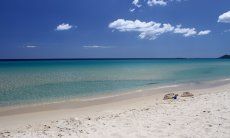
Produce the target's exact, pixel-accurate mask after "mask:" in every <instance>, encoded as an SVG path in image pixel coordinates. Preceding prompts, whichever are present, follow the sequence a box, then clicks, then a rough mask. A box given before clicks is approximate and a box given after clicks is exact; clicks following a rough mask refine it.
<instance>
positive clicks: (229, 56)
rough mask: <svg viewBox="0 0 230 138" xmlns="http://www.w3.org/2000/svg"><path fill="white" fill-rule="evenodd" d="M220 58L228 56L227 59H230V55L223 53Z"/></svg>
mask: <svg viewBox="0 0 230 138" xmlns="http://www.w3.org/2000/svg"><path fill="white" fill-rule="evenodd" d="M219 58H227V59H230V55H223V56H221V57H219Z"/></svg>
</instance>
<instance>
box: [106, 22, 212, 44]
mask: <svg viewBox="0 0 230 138" xmlns="http://www.w3.org/2000/svg"><path fill="white" fill-rule="evenodd" d="M108 27H109V28H111V29H115V30H118V31H120V32H137V33H139V38H140V39H148V40H154V39H156V38H158V36H160V35H162V34H165V33H168V32H172V33H176V34H182V35H183V36H184V37H189V36H194V35H198V34H197V31H196V29H195V28H182V27H181V25H177V26H176V27H174V26H172V25H171V24H169V23H163V24H162V23H156V22H153V21H150V22H141V21H140V20H135V21H132V20H124V19H117V20H116V21H113V22H111V23H110V24H109V25H108ZM206 31H207V30H206ZM206 31H205V32H204V31H203V32H202V31H201V32H200V33H201V34H204V33H207V32H206ZM208 33H210V32H208Z"/></svg>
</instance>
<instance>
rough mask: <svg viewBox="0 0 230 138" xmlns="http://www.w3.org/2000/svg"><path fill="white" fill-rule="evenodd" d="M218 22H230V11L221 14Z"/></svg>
mask: <svg viewBox="0 0 230 138" xmlns="http://www.w3.org/2000/svg"><path fill="white" fill-rule="evenodd" d="M218 22H221V23H230V11H228V12H225V13H223V14H221V15H220V16H219V18H218Z"/></svg>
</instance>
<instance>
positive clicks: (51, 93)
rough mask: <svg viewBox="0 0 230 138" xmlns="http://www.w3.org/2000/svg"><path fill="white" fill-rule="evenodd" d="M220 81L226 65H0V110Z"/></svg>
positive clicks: (227, 74) (228, 71)
mask: <svg viewBox="0 0 230 138" xmlns="http://www.w3.org/2000/svg"><path fill="white" fill-rule="evenodd" d="M224 78H230V60H228V59H126V60H124V59H123V60H40V61H39V60H36V61H0V106H10V105H22V104H31V103H41V102H51V101H59V100H67V99H75V98H77V99H81V98H84V97H92V96H98V95H103V94H113V93H117V92H122V91H126V90H130V89H138V88H145V87H148V86H151V87H156V86H158V85H168V84H176V83H191V82H200V81H208V80H215V79H224Z"/></svg>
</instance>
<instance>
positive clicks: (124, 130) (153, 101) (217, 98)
mask: <svg viewBox="0 0 230 138" xmlns="http://www.w3.org/2000/svg"><path fill="white" fill-rule="evenodd" d="M173 92H174V93H178V94H179V97H178V99H176V100H172V99H170V100H163V96H164V94H165V93H167V92H161V93H158V94H152V95H143V96H140V97H134V98H130V99H126V100H121V101H113V102H107V103H102V104H96V105H90V106H86V107H81V108H72V107H71V108H67V107H66V108H61V109H55V110H48V111H36V112H28V113H27V112H25V113H23V111H21V113H15V114H10V113H8V114H7V115H2V116H0V128H1V129H0V137H15V138H17V137H25V138H31V137H39V138H40V137H45V138H46V137H47V138H48V137H74V138H75V137H90V138H95V137H99V138H102V137H114V138H117V137H119V138H120V137H161V138H162V137H170V138H171V137H182V138H183V137H186V138H187V137H213V138H214V137H216V138H229V137H230V84H225V85H221V86H215V87H212V88H205V89H190V90H189V92H191V93H193V94H194V96H193V97H180V95H181V93H182V92H184V91H173Z"/></svg>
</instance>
